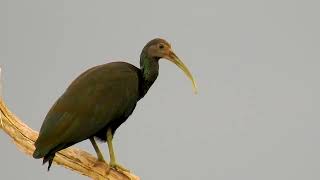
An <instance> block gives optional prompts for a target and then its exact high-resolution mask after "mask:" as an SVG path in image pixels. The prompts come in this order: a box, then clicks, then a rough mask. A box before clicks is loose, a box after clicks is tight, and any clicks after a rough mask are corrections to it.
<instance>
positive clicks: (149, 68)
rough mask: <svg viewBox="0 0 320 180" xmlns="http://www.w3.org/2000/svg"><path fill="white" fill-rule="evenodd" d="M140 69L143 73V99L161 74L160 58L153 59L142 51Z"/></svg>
mask: <svg viewBox="0 0 320 180" xmlns="http://www.w3.org/2000/svg"><path fill="white" fill-rule="evenodd" d="M140 68H141V72H142V79H143V82H142V97H143V96H144V95H145V94H146V93H147V92H148V90H149V88H150V87H151V86H152V84H153V83H154V81H155V80H156V79H157V77H158V74H159V58H151V57H148V55H147V54H146V53H145V52H144V51H142V53H141V55H140Z"/></svg>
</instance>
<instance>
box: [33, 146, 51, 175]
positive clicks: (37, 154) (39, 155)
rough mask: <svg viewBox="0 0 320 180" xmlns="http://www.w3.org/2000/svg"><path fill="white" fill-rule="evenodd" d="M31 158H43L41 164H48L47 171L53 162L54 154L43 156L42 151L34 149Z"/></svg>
mask: <svg viewBox="0 0 320 180" xmlns="http://www.w3.org/2000/svg"><path fill="white" fill-rule="evenodd" d="M32 156H33V158H35V159H40V158H43V162H42V164H45V163H47V162H48V163H49V164H48V171H49V170H50V167H51V165H52V161H53V158H54V156H55V153H53V154H51V153H48V154H44V153H43V151H41V150H40V149H39V148H36V150H35V151H34V152H33V155H32Z"/></svg>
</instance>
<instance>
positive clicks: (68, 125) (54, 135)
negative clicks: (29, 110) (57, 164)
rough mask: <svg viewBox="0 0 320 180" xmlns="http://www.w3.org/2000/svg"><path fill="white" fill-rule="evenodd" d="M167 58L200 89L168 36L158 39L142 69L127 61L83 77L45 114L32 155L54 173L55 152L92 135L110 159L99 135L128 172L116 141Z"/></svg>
mask: <svg viewBox="0 0 320 180" xmlns="http://www.w3.org/2000/svg"><path fill="white" fill-rule="evenodd" d="M162 58H164V59H167V60H169V61H171V62H173V63H174V64H176V65H177V66H178V67H179V68H181V69H182V70H183V72H184V73H185V74H186V75H187V76H188V78H189V79H190V80H191V81H192V84H193V89H194V92H196V90H197V87H196V82H195V80H194V78H193V77H192V75H191V73H190V71H189V70H188V68H187V67H186V66H185V65H184V64H183V62H182V61H181V60H180V59H179V58H178V56H177V55H176V54H175V53H174V52H173V50H172V49H171V45H170V44H169V43H168V42H167V41H166V40H164V39H160V38H157V39H153V40H151V41H149V42H148V43H147V44H146V45H145V46H144V48H143V50H142V52H141V55H140V69H139V68H137V67H135V66H134V65H131V64H129V63H126V62H111V63H107V64H103V65H98V66H95V67H93V68H90V69H88V70H87V71H85V72H84V73H82V74H81V75H80V76H78V77H77V78H76V79H75V80H74V81H73V82H72V83H71V85H70V86H69V87H68V88H67V89H66V91H65V92H64V93H63V94H62V96H61V97H60V98H59V99H58V100H57V101H56V102H55V104H54V105H53V106H52V107H51V109H50V111H49V112H48V114H47V115H46V117H45V119H44V121H43V124H42V126H41V129H40V133H39V137H38V139H37V140H36V142H35V147H36V149H35V151H34V153H33V157H34V158H36V159H38V158H43V164H45V163H46V162H48V164H49V165H48V171H49V170H50V167H51V164H52V161H53V158H54V156H55V153H56V152H58V151H60V150H62V149H65V148H67V147H69V146H72V145H74V144H76V143H78V142H81V141H83V140H86V139H89V140H90V141H91V143H92V145H93V148H94V149H95V151H96V153H97V157H98V160H99V161H102V162H105V161H104V158H103V156H102V153H101V151H100V150H99V147H98V145H97V143H96V141H95V139H99V140H102V141H103V142H105V141H106V142H107V144H108V149H109V155H110V162H109V166H110V167H111V168H114V169H116V170H126V169H124V168H123V167H122V166H120V165H119V164H117V161H116V156H115V152H114V149H113V145H112V139H113V136H114V134H115V131H116V129H117V128H118V127H119V126H120V125H121V124H122V123H123V122H124V121H126V120H127V119H128V117H129V116H130V115H131V113H132V112H133V110H134V108H135V106H136V104H137V102H138V101H139V100H140V99H141V98H143V97H144V96H145V94H146V93H147V92H148V90H149V88H150V87H151V86H152V84H153V83H154V81H155V80H156V79H157V76H158V73H159V60H160V59H162Z"/></svg>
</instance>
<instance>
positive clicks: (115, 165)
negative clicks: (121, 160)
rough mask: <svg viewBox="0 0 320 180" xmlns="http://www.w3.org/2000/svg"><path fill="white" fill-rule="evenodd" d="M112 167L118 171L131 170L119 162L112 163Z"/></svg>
mask: <svg viewBox="0 0 320 180" xmlns="http://www.w3.org/2000/svg"><path fill="white" fill-rule="evenodd" d="M109 166H110V168H112V169H114V170H116V171H125V172H130V170H128V169H126V168H124V167H123V166H121V165H119V164H117V163H111V162H110V164H109Z"/></svg>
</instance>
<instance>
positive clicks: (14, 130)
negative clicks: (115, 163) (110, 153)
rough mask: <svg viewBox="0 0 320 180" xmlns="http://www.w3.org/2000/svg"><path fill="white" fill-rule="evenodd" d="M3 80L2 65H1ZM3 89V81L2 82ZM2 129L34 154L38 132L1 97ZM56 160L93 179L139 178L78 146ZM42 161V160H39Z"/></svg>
mask: <svg viewBox="0 0 320 180" xmlns="http://www.w3.org/2000/svg"><path fill="white" fill-rule="evenodd" d="M0 81H1V67H0ZM0 89H1V82H0ZM0 129H2V130H3V131H4V132H5V133H6V134H8V136H9V137H10V138H11V139H12V141H13V143H15V144H16V145H17V147H18V149H19V150H21V151H22V152H24V153H25V154H27V155H30V156H31V155H32V153H33V151H34V149H35V147H34V142H35V140H36V139H37V137H38V132H36V131H34V130H32V129H31V128H29V127H28V126H27V125H26V124H24V123H23V122H22V121H20V120H19V118H18V117H16V116H15V115H14V114H13V113H11V112H10V111H9V109H8V108H7V106H6V105H5V103H4V101H3V99H2V98H1V97H0ZM54 162H55V163H56V164H58V165H61V166H64V167H65V168H68V169H70V170H72V171H75V172H77V173H79V174H82V175H84V176H88V177H90V178H91V179H98V180H103V179H108V180H139V177H137V176H135V175H133V174H131V173H127V172H119V171H116V170H113V169H110V168H109V166H108V165H107V164H105V163H102V162H99V161H97V159H96V158H95V157H94V156H92V155H91V154H89V153H87V152H85V151H83V150H80V149H78V148H72V147H70V148H67V149H65V150H62V151H60V152H58V153H56V156H55V158H54ZM39 163H40V162H39Z"/></svg>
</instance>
